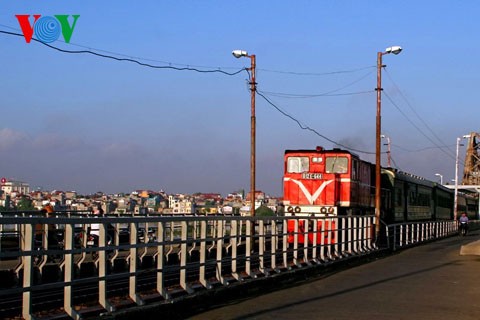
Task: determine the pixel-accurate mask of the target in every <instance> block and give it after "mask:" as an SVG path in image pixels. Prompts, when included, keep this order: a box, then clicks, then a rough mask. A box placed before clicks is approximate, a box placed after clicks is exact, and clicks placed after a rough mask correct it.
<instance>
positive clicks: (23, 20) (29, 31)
mask: <svg viewBox="0 0 480 320" xmlns="http://www.w3.org/2000/svg"><path fill="white" fill-rule="evenodd" d="M40 16H41V15H39V14H34V15H33V18H34V20H33V24H34V25H35V22H37V20H38V18H40ZM15 17H17V20H18V23H19V24H20V27H21V28H22V32H23V36H24V37H25V41H26V42H27V43H30V40H32V36H33V25H30V21H28V18H30V15H29V14H16V15H15Z"/></svg>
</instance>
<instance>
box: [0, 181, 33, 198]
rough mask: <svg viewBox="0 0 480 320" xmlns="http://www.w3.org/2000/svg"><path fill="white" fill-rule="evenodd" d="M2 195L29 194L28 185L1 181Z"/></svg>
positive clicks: (19, 182)
mask: <svg viewBox="0 0 480 320" xmlns="http://www.w3.org/2000/svg"><path fill="white" fill-rule="evenodd" d="M1 189H2V193H3V194H5V195H17V194H28V193H30V185H29V184H28V183H25V182H21V181H15V180H7V179H5V178H3V179H2V186H1Z"/></svg>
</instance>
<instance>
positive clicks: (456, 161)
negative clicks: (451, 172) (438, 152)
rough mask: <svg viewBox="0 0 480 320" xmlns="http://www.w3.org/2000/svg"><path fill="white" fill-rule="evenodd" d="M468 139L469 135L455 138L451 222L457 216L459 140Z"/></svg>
mask: <svg viewBox="0 0 480 320" xmlns="http://www.w3.org/2000/svg"><path fill="white" fill-rule="evenodd" d="M462 138H463V139H466V138H470V135H469V134H467V135H464V136H462V137H461V138H457V154H456V157H455V193H454V198H453V220H457V215H458V149H459V147H460V140H462Z"/></svg>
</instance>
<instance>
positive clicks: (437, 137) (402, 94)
mask: <svg viewBox="0 0 480 320" xmlns="http://www.w3.org/2000/svg"><path fill="white" fill-rule="evenodd" d="M384 70H385V73H386V75H387V76H388V78H389V80H390V81H391V82H392V83H393V85H394V87H395V89H396V90H397V91H398V92H399V93H400V96H401V97H402V98H403V100H404V101H405V102H406V104H407V106H408V107H409V108H410V110H412V112H413V113H414V114H415V116H416V117H417V118H418V119H419V120H420V122H421V123H422V124H423V125H424V126H425V128H426V129H427V130H428V131H429V132H430V133H431V134H432V136H433V137H435V139H437V140H438V142H440V144H441V145H445V142H444V141H443V140H442V139H440V137H439V136H438V135H437V134H436V133H435V132H434V131H433V130H432V128H431V127H430V126H429V125H428V123H427V122H426V121H425V120H423V118H422V117H421V116H420V115H419V114H418V112H417V111H416V110H415V108H414V107H413V106H412V104H411V103H410V101H409V100H408V99H407V97H406V96H405V94H404V93H403V90H401V89H400V87H399V86H398V85H397V83H396V82H395V81H394V80H393V78H392V76H391V75H390V73H389V72H388V71H387V70H386V69H385V68H384ZM435 145H436V146H437V147H439V146H438V145H437V144H436V143H435ZM440 149H441V147H440ZM448 150H449V151H451V149H448Z"/></svg>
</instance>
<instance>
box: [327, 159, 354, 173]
mask: <svg viewBox="0 0 480 320" xmlns="http://www.w3.org/2000/svg"><path fill="white" fill-rule="evenodd" d="M347 171H348V158H347V157H327V158H326V159H325V172H326V173H347Z"/></svg>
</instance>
